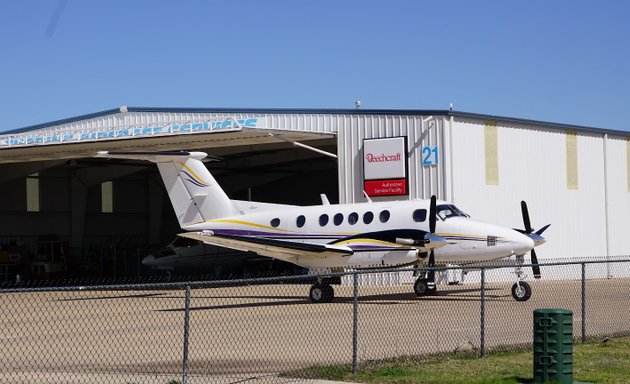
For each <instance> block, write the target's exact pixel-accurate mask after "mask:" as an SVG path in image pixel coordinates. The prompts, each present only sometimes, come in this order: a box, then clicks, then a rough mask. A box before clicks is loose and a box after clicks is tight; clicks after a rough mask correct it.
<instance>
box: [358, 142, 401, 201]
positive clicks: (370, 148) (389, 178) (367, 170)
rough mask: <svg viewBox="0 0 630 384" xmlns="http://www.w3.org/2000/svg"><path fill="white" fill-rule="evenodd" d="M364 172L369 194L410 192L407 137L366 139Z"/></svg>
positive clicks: (364, 144)
mask: <svg viewBox="0 0 630 384" xmlns="http://www.w3.org/2000/svg"><path fill="white" fill-rule="evenodd" d="M363 172H364V183H363V189H364V190H365V193H367V194H368V196H394V195H406V194H408V192H407V142H406V138H405V137H389V138H385V139H365V140H364V141H363Z"/></svg>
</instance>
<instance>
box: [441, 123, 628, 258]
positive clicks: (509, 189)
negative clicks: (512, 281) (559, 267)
mask: <svg viewBox="0 0 630 384" xmlns="http://www.w3.org/2000/svg"><path fill="white" fill-rule="evenodd" d="M485 124H486V122H484V121H481V120H472V119H467V120H464V119H455V121H454V123H453V148H452V151H453V152H452V156H453V159H454V161H453V175H452V177H453V180H454V197H455V203H456V204H457V205H458V206H459V207H460V208H462V209H463V210H465V211H467V212H468V213H469V214H471V215H472V216H473V217H474V218H476V219H479V220H482V221H488V222H492V223H497V224H500V225H504V226H507V227H514V228H521V227H522V226H523V224H522V218H521V212H520V207H519V203H520V201H521V200H525V201H527V203H528V205H529V210H530V216H531V219H532V225H534V227H541V226H543V225H545V224H548V223H551V224H552V225H551V227H550V228H549V229H548V230H547V232H545V236H546V237H547V239H548V242H547V244H545V245H543V246H542V247H541V248H540V249H539V250H538V254H539V258H541V259H543V260H544V259H554V258H559V257H582V256H605V255H606V230H605V228H606V211H605V188H604V185H605V183H604V153H603V152H604V150H603V135H596V134H591V133H587V132H571V133H575V134H576V145H577V148H576V149H577V151H576V152H577V168H578V169H577V171H578V172H577V177H578V183H577V189H569V188H568V187H567V153H566V148H567V145H566V137H567V131H564V130H554V129H545V128H543V127H536V126H533V125H516V124H515V125H510V126H508V125H506V124H505V123H497V127H498V130H497V140H498V168H499V177H498V185H487V184H486V180H485V169H484V168H485V159H484V154H485V153H484V129H485ZM618 141H619V143H616V144H615V145H610V146H609V147H615V149H612V148H611V149H610V150H609V153H608V158H609V160H608V167H609V170H608V174H609V178H608V179H609V180H608V184H609V190H612V189H615V190H621V191H625V188H624V186H623V185H615V186H613V184H612V183H613V182H614V183H616V184H619V183H623V181H625V178H624V177H623V176H624V172H625V168H624V167H623V162H622V161H620V160H621V156H622V151H623V148H622V147H623V145H622V142H621V140H618ZM613 151H614V154H613ZM611 156H615V158H614V159H613V158H611ZM619 179H623V181H619ZM626 195H629V194H627V193H626ZM628 199H629V197H628V196H625V197H624V196H621V194H620V193H617V194H616V195H613V194H610V195H609V211H615V212H616V213H617V212H619V211H620V210H621V211H622V212H624V214H625V217H624V214H617V216H615V218H614V219H613V218H612V215H611V216H610V219H609V221H610V224H611V228H612V227H614V228H615V231H620V230H622V228H628V227H629V226H630V218H628V212H630V209H629V206H628V205H627V204H629V203H628ZM616 233H618V232H616ZM611 234H612V233H611ZM619 234H620V233H619ZM610 237H611V239H612V238H613V237H614V238H615V240H613V242H614V243H615V244H614V246H613V245H612V244H611V247H610V252H611V254H613V255H614V254H619V253H625V254H628V253H629V252H630V237H628V236H625V235H624V236H620V235H614V236H610Z"/></svg>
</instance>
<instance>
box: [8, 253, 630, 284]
mask: <svg viewBox="0 0 630 384" xmlns="http://www.w3.org/2000/svg"><path fill="white" fill-rule="evenodd" d="M629 262H630V255H629V256H615V257H614V258H611V259H604V260H582V261H572V262H555V263H539V264H538V265H539V266H540V267H543V268H544V267H554V266H568V265H587V264H588V265H590V264H607V263H629ZM515 266H520V267H522V268H527V267H532V264H526V263H523V264H518V263H516V262H514V261H509V262H499V263H484V264H463V265H452V266H446V265H440V266H436V267H434V268H430V267H426V266H419V267H414V266H407V267H404V268H400V267H398V268H374V269H357V270H346V271H343V272H322V273H318V274H313V275H296V276H275V277H258V278H243V279H232V280H206V281H177V282H161V283H135V284H134V283H131V284H111V285H108V284H103V285H69V286H56V287H7V288H2V287H0V293H26V292H74V291H104V290H106V291H122V290H152V289H155V290H158V289H162V290H172V289H185V288H186V287H191V288H219V287H229V286H239V285H240V286H249V285H261V284H273V283H276V284H291V283H296V282H298V283H299V282H305V281H312V280H314V279H318V278H334V277H342V276H348V275H365V274H370V273H391V272H413V271H431V270H435V271H448V270H461V269H464V270H467V271H468V272H471V271H481V270H488V269H505V268H513V267H515Z"/></svg>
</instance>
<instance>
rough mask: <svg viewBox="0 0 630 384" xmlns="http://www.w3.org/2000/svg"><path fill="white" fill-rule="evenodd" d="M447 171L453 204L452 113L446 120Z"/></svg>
mask: <svg viewBox="0 0 630 384" xmlns="http://www.w3.org/2000/svg"><path fill="white" fill-rule="evenodd" d="M448 163H449V164H448V167H449V170H448V173H449V174H450V184H451V185H450V189H451V196H450V201H451V203H453V204H455V186H454V185H453V184H454V180H455V178H454V177H453V115H450V118H449V121H448Z"/></svg>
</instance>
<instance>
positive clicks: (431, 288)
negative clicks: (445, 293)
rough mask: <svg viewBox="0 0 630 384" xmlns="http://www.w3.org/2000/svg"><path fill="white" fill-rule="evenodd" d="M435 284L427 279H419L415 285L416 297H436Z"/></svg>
mask: <svg viewBox="0 0 630 384" xmlns="http://www.w3.org/2000/svg"><path fill="white" fill-rule="evenodd" d="M436 290H437V289H436V287H435V282H431V281H429V279H427V278H426V277H419V278H418V279H417V280H416V282H415V283H414V285H413V291H414V292H415V293H416V296H428V295H435V291H436Z"/></svg>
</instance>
